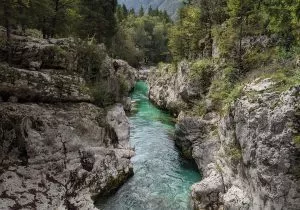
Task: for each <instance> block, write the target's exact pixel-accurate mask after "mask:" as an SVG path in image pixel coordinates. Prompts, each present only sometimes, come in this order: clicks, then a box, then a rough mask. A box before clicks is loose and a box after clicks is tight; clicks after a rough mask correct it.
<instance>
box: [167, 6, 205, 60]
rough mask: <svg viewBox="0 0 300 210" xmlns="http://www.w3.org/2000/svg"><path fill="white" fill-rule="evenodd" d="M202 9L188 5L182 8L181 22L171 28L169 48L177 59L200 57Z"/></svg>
mask: <svg viewBox="0 0 300 210" xmlns="http://www.w3.org/2000/svg"><path fill="white" fill-rule="evenodd" d="M200 14H201V13H200V9H199V8H197V7H193V6H186V7H184V8H182V9H181V10H180V20H179V22H178V23H177V24H176V25H174V26H173V27H171V29H170V30H169V44H168V45H169V49H170V51H171V54H172V56H173V59H174V60H175V61H179V60H181V59H195V58H197V57H198V53H199V52H200V49H199V45H198V44H199V41H200V39H202V38H203V35H204V34H203V31H202V24H201V21H200Z"/></svg>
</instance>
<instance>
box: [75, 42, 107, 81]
mask: <svg viewBox="0 0 300 210" xmlns="http://www.w3.org/2000/svg"><path fill="white" fill-rule="evenodd" d="M77 46H78V49H77V57H78V67H77V68H78V70H79V72H81V74H82V75H83V77H84V78H85V79H86V81H87V82H88V83H95V82H97V81H98V80H99V79H100V77H101V76H103V75H104V68H103V63H104V59H105V58H106V57H107V54H106V52H105V49H104V47H101V46H99V45H96V44H95V43H93V42H90V43H89V42H80V43H78V45H77Z"/></svg>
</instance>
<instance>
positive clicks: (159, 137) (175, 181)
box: [96, 81, 201, 210]
mask: <svg viewBox="0 0 300 210" xmlns="http://www.w3.org/2000/svg"><path fill="white" fill-rule="evenodd" d="M132 99H133V100H134V101H135V102H136V106H135V108H136V110H135V112H134V113H133V114H132V116H130V124H131V135H130V143H131V145H132V147H134V148H135V152H136V155H135V156H134V157H133V158H132V162H133V166H134V176H133V177H132V178H131V179H130V180H128V181H127V182H126V183H125V184H124V185H123V186H122V187H121V188H120V189H119V190H118V191H117V192H116V193H115V194H114V195H112V196H110V197H108V198H106V199H105V200H99V201H97V203H96V206H97V207H98V208H99V209H104V210H127V209H128V210H173V209H174V210H186V209H189V194H190V187H191V185H192V184H193V183H195V182H197V181H199V180H200V178H201V177H200V174H199V172H198V170H197V168H196V166H195V165H194V164H193V163H190V162H189V161H187V160H185V159H183V158H182V157H181V155H180V152H179V151H178V149H177V148H176V147H175V144H174V141H173V140H172V133H173V131H174V120H173V119H172V117H171V116H170V115H169V114H168V113H166V112H164V111H161V110H159V109H158V108H156V107H155V106H154V105H153V104H151V102H150V101H149V100H148V87H147V84H146V83H145V82H142V81H140V82H138V83H137V84H136V86H135V89H134V92H133V93H132Z"/></svg>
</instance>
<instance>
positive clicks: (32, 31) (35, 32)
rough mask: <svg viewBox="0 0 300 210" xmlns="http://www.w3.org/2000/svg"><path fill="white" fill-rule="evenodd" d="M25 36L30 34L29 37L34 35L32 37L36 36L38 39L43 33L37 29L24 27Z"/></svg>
mask: <svg viewBox="0 0 300 210" xmlns="http://www.w3.org/2000/svg"><path fill="white" fill-rule="evenodd" d="M25 36H30V37H34V38H38V39H42V38H43V33H42V32H41V31H39V30H37V29H31V28H29V29H26V30H25Z"/></svg>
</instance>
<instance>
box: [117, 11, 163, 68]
mask: <svg viewBox="0 0 300 210" xmlns="http://www.w3.org/2000/svg"><path fill="white" fill-rule="evenodd" d="M168 27H169V23H168V22H167V21H166V20H165V18H164V17H162V16H161V15H160V13H159V15H157V16H154V15H151V16H150V15H143V16H138V17H136V16H135V15H128V16H127V17H126V19H124V20H123V21H122V22H121V23H119V30H118V32H117V34H116V36H115V37H114V39H113V46H112V54H113V55H114V56H115V57H117V58H121V59H125V60H127V61H128V62H129V63H130V64H131V65H133V66H138V65H139V64H153V63H154V64H156V63H158V62H160V61H166V60H167V59H168V54H169V53H168V48H167V44H166V43H167V29H168Z"/></svg>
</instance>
